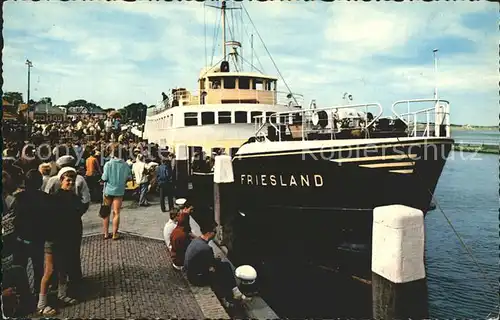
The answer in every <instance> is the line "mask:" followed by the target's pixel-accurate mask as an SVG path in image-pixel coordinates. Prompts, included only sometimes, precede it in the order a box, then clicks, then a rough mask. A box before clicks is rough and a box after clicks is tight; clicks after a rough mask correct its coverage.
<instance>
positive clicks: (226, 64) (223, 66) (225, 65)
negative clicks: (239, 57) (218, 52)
mask: <svg viewBox="0 0 500 320" xmlns="http://www.w3.org/2000/svg"><path fill="white" fill-rule="evenodd" d="M220 72H229V62H227V61H222V62H221V64H220Z"/></svg>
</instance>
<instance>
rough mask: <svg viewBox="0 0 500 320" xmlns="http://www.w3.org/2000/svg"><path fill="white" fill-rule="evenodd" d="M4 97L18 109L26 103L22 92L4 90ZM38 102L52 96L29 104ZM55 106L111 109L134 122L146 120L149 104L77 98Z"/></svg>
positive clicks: (31, 101)
mask: <svg viewBox="0 0 500 320" xmlns="http://www.w3.org/2000/svg"><path fill="white" fill-rule="evenodd" d="M3 99H4V100H6V101H7V102H9V103H10V104H12V105H13V106H14V110H17V108H18V107H19V105H20V104H24V103H25V102H24V99H23V94H22V93H21V92H4V94H3ZM38 103H52V98H51V97H43V98H41V99H40V100H38V101H35V100H33V99H30V101H29V105H30V106H33V105H36V104H38ZM54 107H57V108H64V109H66V111H68V110H69V109H70V108H80V109H82V108H83V109H86V110H87V111H88V112H91V111H94V112H95V111H104V112H110V111H118V112H119V113H120V114H121V116H122V119H123V120H124V121H133V122H139V123H144V122H145V120H146V110H147V108H148V106H147V105H146V104H144V103H142V102H134V103H131V104H129V105H126V106H124V107H122V108H118V109H115V108H102V107H101V106H99V105H97V104H95V103H93V102H90V101H87V100H85V99H77V100H72V101H69V102H68V103H67V104H63V105H54Z"/></svg>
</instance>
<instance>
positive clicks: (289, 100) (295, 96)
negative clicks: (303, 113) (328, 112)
mask: <svg viewBox="0 0 500 320" xmlns="http://www.w3.org/2000/svg"><path fill="white" fill-rule="evenodd" d="M303 103H304V96H303V95H301V94H299V93H293V92H283V91H276V100H275V101H274V104H277V105H282V106H288V107H302V106H303Z"/></svg>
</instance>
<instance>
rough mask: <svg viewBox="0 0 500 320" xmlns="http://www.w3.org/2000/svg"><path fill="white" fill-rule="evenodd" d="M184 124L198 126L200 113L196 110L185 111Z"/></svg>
mask: <svg viewBox="0 0 500 320" xmlns="http://www.w3.org/2000/svg"><path fill="white" fill-rule="evenodd" d="M184 125H185V126H186V127H187V126H197V125H198V113H196V112H186V113H184Z"/></svg>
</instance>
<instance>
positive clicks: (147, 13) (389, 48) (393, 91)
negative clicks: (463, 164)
mask: <svg viewBox="0 0 500 320" xmlns="http://www.w3.org/2000/svg"><path fill="white" fill-rule="evenodd" d="M240 3H243V5H244V9H240V10H232V11H229V12H228V14H227V25H228V26H229V27H230V29H231V32H229V30H228V31H227V32H226V33H227V40H237V41H240V42H241V43H242V52H240V53H241V54H242V57H243V59H244V60H245V61H246V64H245V65H244V70H246V71H249V70H250V67H249V62H251V61H253V62H254V66H255V67H256V68H257V69H259V70H263V71H264V73H265V74H268V75H272V76H277V77H278V78H279V81H278V90H280V91H287V86H288V87H289V88H290V90H291V91H292V92H294V93H300V94H303V95H304V99H305V104H307V105H308V104H309V102H310V101H311V99H315V100H316V102H317V104H318V106H324V107H327V106H332V105H339V104H343V103H344V101H343V100H342V97H343V95H344V93H345V92H348V93H349V94H351V95H352V97H353V102H352V103H359V104H362V103H363V104H364V103H375V102H378V103H380V104H381V105H382V107H383V108H384V110H385V114H388V113H389V112H390V109H391V104H392V103H393V102H394V101H397V100H406V99H419V98H432V97H433V93H434V88H435V84H436V83H437V84H438V96H439V98H442V99H446V100H449V101H450V103H451V122H452V123H457V124H472V125H498V122H499V120H498V119H499V118H498V114H499V105H498V80H499V78H498V45H499V43H498V36H497V30H498V4H495V3H491V2H486V1H480V2H430V3H419V2H403V3H394V2H334V3H326V2H319V1H316V2H313V1H311V2H247V1H244V2H240ZM206 4H211V5H218V4H219V2H217V1H211V2H207V3H206ZM229 5H230V4H229ZM238 6H239V4H238ZM3 9H4V11H3V12H4V13H3V17H4V28H3V37H4V49H3V55H2V59H3V78H4V84H3V88H2V89H3V91H4V92H7V91H18V92H22V93H23V96H24V98H25V99H26V91H27V66H26V65H25V61H26V59H30V60H31V61H32V62H33V68H32V69H31V98H32V99H34V100H38V99H40V98H42V97H46V96H49V97H51V98H52V101H53V102H54V103H55V104H66V103H68V102H69V101H71V100H76V99H85V100H87V101H90V102H93V103H95V104H97V105H100V106H101V107H103V108H116V109H119V108H122V107H123V106H126V105H128V104H130V103H133V102H143V103H145V104H147V105H151V104H156V103H158V102H159V100H161V92H163V91H165V92H167V91H168V90H169V89H172V88H175V87H184V88H188V89H192V90H195V89H196V86H197V80H198V76H199V74H200V71H201V69H202V68H204V67H205V66H206V65H207V64H210V63H211V61H213V62H214V63H215V62H217V61H219V60H220V59H221V56H222V47H221V43H222V37H221V32H220V31H219V32H218V34H217V37H214V36H215V34H214V30H215V29H217V26H218V25H219V23H218V20H220V11H218V10H216V9H213V8H210V7H208V6H206V5H204V4H203V3H202V2H196V1H184V2H177V1H175V2H149V1H137V2H135V3H129V2H118V1H117V2H87V1H85V2H84V1H74V2H56V1H50V2H49V1H47V2H24V1H23V2H4V3H3ZM246 12H248V14H249V16H250V18H251V21H252V22H253V24H254V25H255V26H256V28H254V27H253V26H252V23H251V22H250V20H249V18H248V16H247V15H246ZM219 29H220V28H219ZM252 34H253V48H254V54H253V56H252V55H251V50H250V49H251V47H252V45H251V44H250V38H251V36H250V35H252ZM214 39H215V40H216V41H214ZM260 39H262V40H263V42H261V41H260ZM214 43H215V46H214ZM264 45H265V46H264ZM435 48H437V49H438V50H439V51H438V52H437V57H438V72H437V76H436V73H435V72H434V59H433V49H435ZM266 49H267V50H268V51H269V52H270V56H271V57H272V60H271V59H270V56H269V55H268V54H267V50H266ZM228 50H229V49H228ZM212 56H213V57H212ZM273 61H274V62H275V64H276V65H277V68H275V66H274V63H273ZM280 74H281V76H282V78H283V79H284V81H285V83H286V85H285V83H284V81H283V79H282V78H281V76H280ZM436 79H437V80H436Z"/></svg>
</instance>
